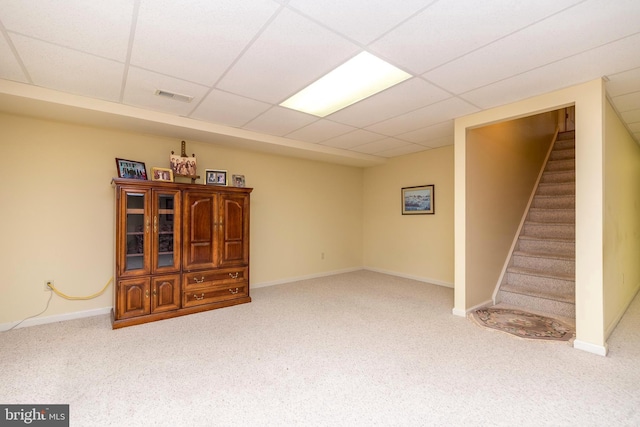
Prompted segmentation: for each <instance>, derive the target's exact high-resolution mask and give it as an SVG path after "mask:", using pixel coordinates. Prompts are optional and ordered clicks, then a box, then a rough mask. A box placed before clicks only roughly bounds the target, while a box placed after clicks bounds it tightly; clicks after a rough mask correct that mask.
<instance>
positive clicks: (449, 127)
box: [396, 120, 454, 145]
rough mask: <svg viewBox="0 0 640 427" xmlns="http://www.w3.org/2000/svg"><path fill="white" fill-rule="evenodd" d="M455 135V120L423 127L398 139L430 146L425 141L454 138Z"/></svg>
mask: <svg viewBox="0 0 640 427" xmlns="http://www.w3.org/2000/svg"><path fill="white" fill-rule="evenodd" d="M453 134H454V126H453V120H447V121H446V122H442V123H438V124H435V125H432V126H427V127H423V128H421V129H417V130H414V131H412V132H407V133H402V134H400V135H398V136H396V138H399V139H402V140H403V141H409V142H415V143H416V144H422V145H429V144H427V143H426V142H425V141H428V140H430V139H435V138H442V137H449V136H450V137H452V138H453Z"/></svg>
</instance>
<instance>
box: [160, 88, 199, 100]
mask: <svg viewBox="0 0 640 427" xmlns="http://www.w3.org/2000/svg"><path fill="white" fill-rule="evenodd" d="M156 95H158V96H162V97H164V98H170V99H173V100H176V101H181V102H191V101H192V100H193V96H188V95H180V94H179V93H173V92H169V91H166V90H162V89H158V90H156Z"/></svg>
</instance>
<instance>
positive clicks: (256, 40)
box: [0, 0, 640, 165]
mask: <svg viewBox="0 0 640 427" xmlns="http://www.w3.org/2000/svg"><path fill="white" fill-rule="evenodd" d="M639 22H640V1H638V0H536V1H513V0H489V1H484V2H478V1H477V0H438V1H433V0H402V1H397V0H394V1H390V0H340V1H337V0H322V1H319V0H289V1H286V0H282V1H276V0H215V1H214V0H200V1H197V0H191V1H184V0H182V1H181V0H92V1H80V0H75V1H74V0H46V1H45V0H31V1H29V0H21V1H18V0H0V33H1V36H0V79H2V80H0V95H4V96H0V103H1V104H2V105H1V106H0V107H1V110H2V111H8V112H11V111H15V112H18V113H21V112H24V111H22V110H21V108H23V109H27V110H29V111H30V112H31V113H33V114H36V112H37V111H44V110H46V108H45V107H44V105H45V104H46V105H48V106H49V107H50V108H49V110H51V111H53V110H55V111H57V112H58V114H66V115H68V117H72V116H73V117H84V119H85V120H87V121H91V120H93V122H94V123H107V124H109V125H111V126H118V125H123V126H124V124H126V125H127V126H130V127H135V126H136V125H137V126H139V127H140V129H143V130H144V131H145V132H148V133H157V134H161V135H167V136H172V137H174V136H175V137H176V138H179V139H187V138H189V137H192V138H197V139H198V140H202V141H211V142H218V143H226V144H230V145H238V146H242V147H247V148H258V149H263V150H267V151H274V152H277V151H278V149H290V150H294V151H296V152H297V153H306V154H307V155H308V156H310V157H313V156H319V157H322V156H325V157H327V159H330V158H333V159H334V160H335V159H339V158H342V159H347V160H346V161H347V163H348V162H352V163H354V164H360V165H367V164H374V163H376V161H384V160H385V159H387V158H391V157H395V156H400V155H405V154H410V153H416V152H420V151H424V150H429V149H432V148H437V147H441V146H445V145H452V144H453V120H454V119H455V118H456V117H461V116H464V115H467V114H470V113H474V112H477V111H481V110H483V109H487V108H491V107H496V106H499V105H503V104H507V103H511V102H515V101H518V100H521V99H524V98H528V97H531V96H535V95H539V94H543V93H547V92H551V91H554V90H557V89H561V88H564V87H567V86H571V85H574V84H579V83H583V82H586V81H589V80H593V79H596V78H599V77H605V80H606V81H607V83H606V89H607V96H608V97H609V99H610V100H611V102H612V103H613V105H614V107H615V109H616V110H617V111H618V113H619V114H620V116H621V118H622V119H623V121H624V122H625V125H626V126H627V128H628V129H629V131H630V132H631V133H632V134H633V135H634V137H635V139H636V140H640V25H639V24H638V23H639ZM362 51H367V52H370V53H373V54H375V55H377V56H378V57H380V58H382V59H384V60H385V61H387V62H389V63H391V64H393V65H395V66H396V67H398V68H400V69H402V70H404V71H406V72H408V73H410V74H411V75H412V76H413V77H412V78H410V79H409V80H407V81H405V82H403V83H401V84H398V85H396V86H394V87H392V88H390V89H387V90H385V91H383V92H381V93H379V94H377V95H374V96H373V97H370V98H368V99H365V100H363V101H360V102H358V103H356V104H354V105H351V106H349V107H347V108H345V109H343V110H340V111H338V112H336V113H333V114H331V115H329V116H327V117H325V118H318V117H315V116H312V115H309V114H304V113H300V112H297V111H293V110H289V109H287V108H284V107H280V106H279V105H278V104H279V103H281V102H282V101H284V100H285V99H287V98H289V97H290V96H291V95H293V94H294V93H296V92H298V91H299V90H301V89H302V88H304V87H305V86H307V85H308V84H310V83H312V82H314V81H315V80H317V79H318V78H320V77H321V76H323V75H324V74H326V73H327V72H329V71H330V70H332V69H333V68H335V67H337V66H338V65H340V64H342V63H344V62H345V61H347V60H348V59H350V58H351V57H353V56H355V55H357V54H358V53H360V52H362ZM158 90H161V91H166V92H171V93H175V94H178V95H185V96H187V97H193V99H192V100H191V102H182V101H179V100H176V99H172V98H170V97H166V96H157V95H156V92H157V91H158Z"/></svg>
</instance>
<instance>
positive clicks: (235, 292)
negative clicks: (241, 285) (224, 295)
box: [229, 288, 240, 295]
mask: <svg viewBox="0 0 640 427" xmlns="http://www.w3.org/2000/svg"><path fill="white" fill-rule="evenodd" d="M229 292H231V293H232V294H233V295H235V294H237V293H238V292H240V290H239V289H238V288H235V289H229Z"/></svg>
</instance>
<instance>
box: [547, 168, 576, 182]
mask: <svg viewBox="0 0 640 427" xmlns="http://www.w3.org/2000/svg"><path fill="white" fill-rule="evenodd" d="M540 182H541V183H543V182H544V183H550V182H574V183H575V182H576V172H575V171H573V170H568V171H547V172H544V173H543V174H542V177H541V178H540Z"/></svg>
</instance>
